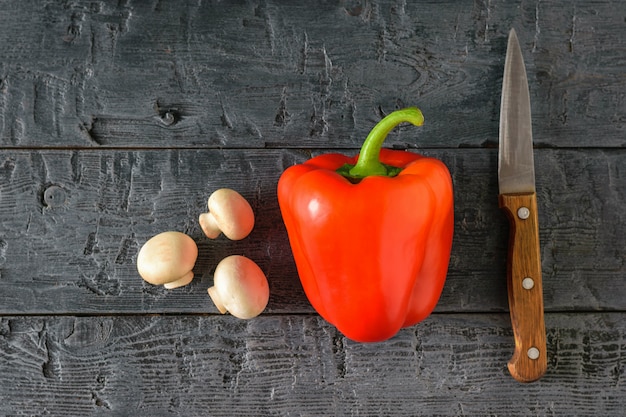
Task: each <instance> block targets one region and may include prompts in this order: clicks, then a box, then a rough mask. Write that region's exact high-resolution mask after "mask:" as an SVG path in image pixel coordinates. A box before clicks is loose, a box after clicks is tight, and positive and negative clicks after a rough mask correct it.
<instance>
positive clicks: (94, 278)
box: [0, 150, 626, 314]
mask: <svg viewBox="0 0 626 417" xmlns="http://www.w3.org/2000/svg"><path fill="white" fill-rule="evenodd" d="M319 152H323V151H319ZM426 153H427V154H428V155H431V156H435V157H438V158H441V159H442V160H443V161H444V162H445V163H446V164H447V165H448V167H449V168H450V171H451V173H452V176H453V183H454V187H455V236H454V242H453V250H452V259H451V263H450V268H449V274H448V279H447V282H446V286H445V289H444V293H443V295H442V298H441V301H440V303H439V306H438V307H437V309H438V310H437V311H440V312H443V311H448V312H449V311H456V312H460V311H467V312H472V311H473V312H477V311H478V312H480V311H486V310H487V311H505V310H506V309H507V308H508V306H507V302H506V300H507V297H506V256H507V242H508V233H509V232H508V224H507V222H506V217H505V215H504V213H502V212H501V211H500V210H499V209H498V198H497V176H496V168H495V166H496V158H497V155H496V152H495V150H493V151H479V150H439V151H436V150H432V151H428V152H426ZM309 156H310V154H309V153H308V152H301V151H292V150H273V151H269V150H258V151H253V150H229V151H226V150H224V151H219V150H204V151H200V150H153V151H132V152H131V151H89V152H87V151H17V150H16V151H10V152H4V153H0V178H2V179H3V182H2V183H0V202H1V204H0V215H1V216H2V230H3V233H2V236H1V237H0V239H1V242H2V245H1V246H0V248H1V252H0V253H1V255H2V256H0V277H1V278H0V279H1V280H2V283H3V284H2V285H3V286H2V291H1V292H0V311H2V312H4V313H9V314H25V313H28V314H47V313H62V314H67V313H70V314H72V313H88V312H92V313H95V312H215V311H216V310H215V309H214V307H213V306H212V304H211V303H210V301H209V300H208V297H207V295H206V288H208V287H209V286H210V284H211V282H212V269H213V268H215V265H216V264H217V262H218V261H219V260H220V259H222V258H224V257H226V256H228V255H231V254H242V255H246V256H248V257H250V258H251V259H253V260H255V261H256V262H257V263H259V265H260V266H261V268H262V269H263V270H264V271H265V272H266V274H267V275H268V278H269V281H270V291H271V297H270V305H269V311H271V312H290V313H297V312H311V311H312V310H311V307H310V305H309V304H308V301H307V300H306V298H305V297H304V294H303V292H302V289H301V287H300V283H299V281H298V278H297V274H296V271H295V266H294V263H293V258H292V255H291V251H290V248H289V244H288V240H287V235H286V231H285V229H284V225H283V223H282V219H281V217H280V212H279V209H278V202H277V200H276V190H275V187H276V183H277V179H278V176H279V175H280V173H281V172H282V170H283V169H284V168H285V167H286V166H289V165H292V164H294V163H297V162H300V161H303V160H304V159H306V158H308V157H309ZM535 157H536V160H537V163H536V165H537V190H538V204H539V224H540V225H541V228H540V239H541V247H542V255H541V256H542V268H543V271H544V280H545V282H544V285H545V288H544V290H545V301H546V309H547V310H549V311H563V310H576V309H580V310H620V311H621V310H624V308H625V304H624V303H625V302H626V301H625V300H626V287H624V286H622V285H616V283H617V282H621V280H622V279H623V277H624V258H625V251H626V248H625V247H624V245H623V242H624V240H623V239H624V236H626V229H625V227H626V221H625V220H626V219H624V216H625V214H624V211H623V210H622V208H623V207H624V205H625V204H626V194H625V190H626V178H625V177H624V176H621V175H619V170H620V169H621V168H620V167H623V166H624V164H626V153H624V152H623V151H620V152H616V151H611V152H608V151H602V150H597V151H585V152H582V151H565V150H563V151H556V150H544V151H537V152H536V155H535ZM607 178H608V179H609V180H608V181H607ZM221 187H232V188H234V189H237V190H239V191H240V192H241V193H242V195H244V196H245V197H246V198H248V199H249V201H250V202H251V204H252V207H253V209H254V210H255V212H256V217H257V223H256V226H255V229H254V230H253V232H252V234H251V235H250V236H249V237H248V238H247V239H245V240H243V241H240V242H230V241H228V240H227V239H226V238H223V237H222V238H219V239H217V240H215V241H211V240H209V239H207V238H204V237H203V234H202V232H201V230H200V228H199V226H198V223H197V218H198V215H199V214H200V213H202V212H203V211H204V210H206V199H207V198H208V196H209V195H210V193H211V192H212V191H213V190H215V189H217V188H221ZM166 230H178V231H181V232H185V233H188V234H189V235H190V236H192V237H193V238H194V239H195V240H196V241H197V243H198V245H199V248H200V254H199V261H198V263H197V265H196V268H195V272H196V279H195V280H194V282H193V283H192V285H191V286H189V287H185V288H181V289H177V290H175V291H165V290H163V289H161V288H157V287H153V286H151V285H149V284H146V283H144V282H143V281H142V280H141V279H140V278H139V276H138V274H137V271H136V267H135V260H136V256H137V252H138V250H139V248H140V247H141V245H142V244H143V243H144V242H145V241H146V240H148V239H149V238H150V237H151V236H153V235H155V234H157V233H160V232H163V231H166Z"/></svg>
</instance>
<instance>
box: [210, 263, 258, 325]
mask: <svg viewBox="0 0 626 417" xmlns="http://www.w3.org/2000/svg"><path fill="white" fill-rule="evenodd" d="M208 292H209V295H210V296H211V299H212V300H213V302H214V303H215V306H216V307H217V309H218V310H219V311H220V313H222V314H224V313H226V312H230V314H232V315H233V316H235V317H238V318H240V319H251V318H253V317H256V316H258V315H259V314H261V312H263V310H264V309H265V307H266V306H267V302H268V300H269V296H270V289H269V285H268V284H267V278H266V277H265V274H264V273H263V271H262V270H261V268H259V266H258V265H257V264H256V263H254V261H252V260H250V259H249V258H246V257H245V256H240V255H232V256H229V257H227V258H224V259H223V260H222V261H221V262H220V263H219V264H218V265H217V267H216V268H215V274H214V275H213V287H211V288H209V290H208Z"/></svg>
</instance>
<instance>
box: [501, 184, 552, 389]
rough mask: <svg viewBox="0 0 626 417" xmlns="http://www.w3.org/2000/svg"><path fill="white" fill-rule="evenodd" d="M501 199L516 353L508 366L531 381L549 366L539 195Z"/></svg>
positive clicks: (516, 373)
mask: <svg viewBox="0 0 626 417" xmlns="http://www.w3.org/2000/svg"><path fill="white" fill-rule="evenodd" d="M499 200H500V208H502V209H503V210H504V211H505V212H506V214H507V217H508V218H509V222H510V225H511V230H510V232H509V233H510V236H509V259H508V263H507V284H508V293H509V310H510V313H511V324H512V327H513V335H514V337H515V352H514V353H513V357H512V358H511V360H510V361H509V363H508V368H509V372H511V375H512V376H513V378H515V379H516V380H518V381H520V382H532V381H536V380H537V379H539V378H541V376H542V375H543V374H545V372H546V369H547V351H546V328H545V323H544V318H543V288H542V282H541V255H540V249H539V221H538V219H537V195H536V194H535V193H520V194H501V195H500V199H499Z"/></svg>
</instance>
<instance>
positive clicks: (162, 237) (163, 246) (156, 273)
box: [137, 232, 198, 289]
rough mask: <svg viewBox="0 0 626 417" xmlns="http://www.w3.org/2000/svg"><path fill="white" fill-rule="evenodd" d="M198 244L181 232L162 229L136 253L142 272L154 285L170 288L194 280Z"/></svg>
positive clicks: (139, 268) (140, 272)
mask: <svg viewBox="0 0 626 417" xmlns="http://www.w3.org/2000/svg"><path fill="white" fill-rule="evenodd" d="M197 258H198V246H197V245H196V242H194V241H193V239H192V238H190V237H189V236H187V235H186V234H184V233H180V232H163V233H160V234H158V235H156V236H154V237H152V238H151V239H150V240H148V241H147V242H146V243H144V245H143V246H142V247H141V249H140V250H139V254H138V255H137V271H138V272H139V275H141V277H142V278H143V279H144V280H146V281H147V282H149V283H150V284H154V285H163V286H164V287H165V288H167V289H172V288H177V287H182V286H183V285H187V284H189V283H190V282H191V280H192V279H193V271H192V269H193V267H194V265H195V263H196V259H197Z"/></svg>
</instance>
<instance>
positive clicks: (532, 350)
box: [526, 347, 539, 360]
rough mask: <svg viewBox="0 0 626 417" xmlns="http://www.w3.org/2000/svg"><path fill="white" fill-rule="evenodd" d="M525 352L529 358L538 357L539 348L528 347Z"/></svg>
mask: <svg viewBox="0 0 626 417" xmlns="http://www.w3.org/2000/svg"><path fill="white" fill-rule="evenodd" d="M526 354H527V355H528V358H529V359H532V360H535V359H539V349H537V348H536V347H531V348H530V349H528V352H526Z"/></svg>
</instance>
